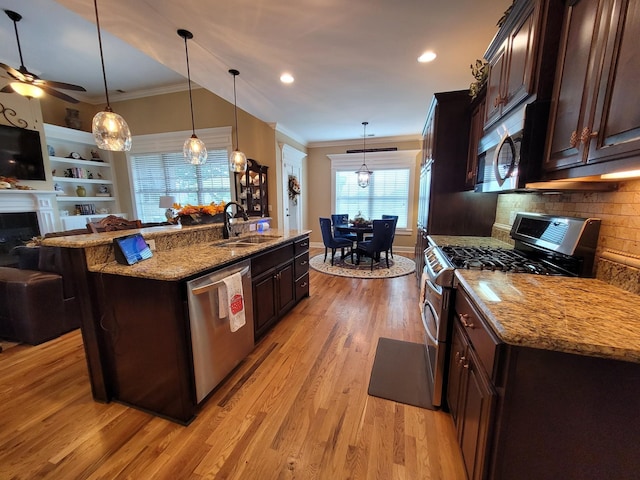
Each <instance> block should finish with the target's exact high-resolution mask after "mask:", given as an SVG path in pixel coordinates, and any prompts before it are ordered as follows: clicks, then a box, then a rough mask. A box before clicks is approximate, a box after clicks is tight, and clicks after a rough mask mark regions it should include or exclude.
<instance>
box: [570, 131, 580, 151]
mask: <svg viewBox="0 0 640 480" xmlns="http://www.w3.org/2000/svg"><path fill="white" fill-rule="evenodd" d="M576 145H578V132H576V131H575V130H574V131H573V132H571V136H570V137H569V146H570V147H571V148H576Z"/></svg>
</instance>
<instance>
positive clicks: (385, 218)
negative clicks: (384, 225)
mask: <svg viewBox="0 0 640 480" xmlns="http://www.w3.org/2000/svg"><path fill="white" fill-rule="evenodd" d="M382 220H393V221H394V222H395V223H394V224H393V236H392V238H391V247H390V248H389V253H391V258H393V241H394V240H395V238H396V226H397V225H398V215H382Z"/></svg>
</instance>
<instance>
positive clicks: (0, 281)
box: [0, 229, 88, 345]
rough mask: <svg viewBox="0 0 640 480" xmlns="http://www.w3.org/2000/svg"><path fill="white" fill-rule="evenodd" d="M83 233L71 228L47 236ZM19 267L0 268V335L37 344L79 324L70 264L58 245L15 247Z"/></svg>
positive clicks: (83, 231)
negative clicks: (70, 229)
mask: <svg viewBox="0 0 640 480" xmlns="http://www.w3.org/2000/svg"><path fill="white" fill-rule="evenodd" d="M80 233H83V234H86V233H88V231H87V230H84V229H82V230H73V231H67V232H58V233H55V234H49V236H62V235H77V234H80ZM14 253H15V254H16V255H17V256H18V265H17V266H18V268H13V267H0V337H2V338H6V339H8V340H12V341H18V342H23V343H28V344H31V345H37V344H39V343H42V342H45V341H47V340H51V339H52V338H55V337H58V336H60V335H62V334H63V333H66V332H68V331H71V330H73V329H76V328H78V327H79V326H80V310H79V308H80V307H79V302H78V299H77V298H76V296H75V292H74V284H73V278H72V275H71V271H70V265H68V264H67V262H65V261H64V252H63V249H61V248H59V247H45V246H38V247H26V246H25V247H15V249H14Z"/></svg>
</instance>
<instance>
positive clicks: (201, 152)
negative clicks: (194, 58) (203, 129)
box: [178, 28, 207, 165]
mask: <svg viewBox="0 0 640 480" xmlns="http://www.w3.org/2000/svg"><path fill="white" fill-rule="evenodd" d="M178 36H179V37H182V39H183V40H184V55H185V57H186V58H187V85H188V86H189V111H190V112H191V131H192V132H193V134H192V135H191V137H189V138H188V139H187V141H186V142H184V146H183V147H182V155H183V157H184V160H185V162H187V163H189V164H191V165H204V164H205V163H207V147H206V146H205V144H204V142H203V141H202V140H200V139H199V138H198V136H197V135H196V123H195V120H194V118H193V96H192V94H191V70H190V69H189V47H188V46H187V40H191V39H192V38H193V33H191V32H190V31H189V30H185V29H183V28H181V29H179V30H178Z"/></svg>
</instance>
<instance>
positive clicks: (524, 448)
mask: <svg viewBox="0 0 640 480" xmlns="http://www.w3.org/2000/svg"><path fill="white" fill-rule="evenodd" d="M478 295H480V296H479V297H478ZM455 296H456V298H455V315H456V318H455V320H454V326H453V338H452V344H451V356H450V358H449V376H448V383H447V403H448V405H449V411H450V412H451V415H452V417H453V419H454V422H455V425H456V432H457V436H458V443H459V446H460V451H461V453H462V456H463V459H464V463H465V467H466V469H467V475H468V477H469V478H470V479H492V480H494V479H495V480H510V479H514V478H517V479H541V478H554V479H555V478H562V479H572V480H574V479H575V480H578V479H579V480H585V479H589V480H596V479H601V478H616V479H618V478H629V479H630V478H635V477H636V476H637V472H638V470H639V469H640V459H639V457H638V455H637V445H638V444H639V443H640V417H638V415H637V413H636V409H635V405H636V404H637V399H638V398H640V365H638V364H637V363H632V362H623V361H618V360H611V359H606V358H598V357H591V356H586V355H579V354H569V353H563V352H557V351H552V350H545V349H542V348H529V347H522V346H517V345H509V344H506V343H503V342H502V341H500V340H499V339H498V337H497V336H496V334H495V333H494V332H493V329H492V328H491V326H490V325H491V324H490V323H489V322H488V321H487V320H486V318H485V317H484V315H483V314H481V313H480V312H482V309H481V308H479V307H478V306H477V304H476V303H475V302H474V299H475V298H481V294H478V293H477V292H476V293H474V294H471V295H470V294H468V293H467V292H466V290H465V288H463V286H462V285H459V286H458V288H457V290H456V294H455ZM522 322H523V323H524V324H526V323H527V322H529V319H527V318H522ZM529 328H531V329H532V330H534V329H535V326H534V325H529ZM576 328H579V326H576ZM577 334H579V332H577Z"/></svg>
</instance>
